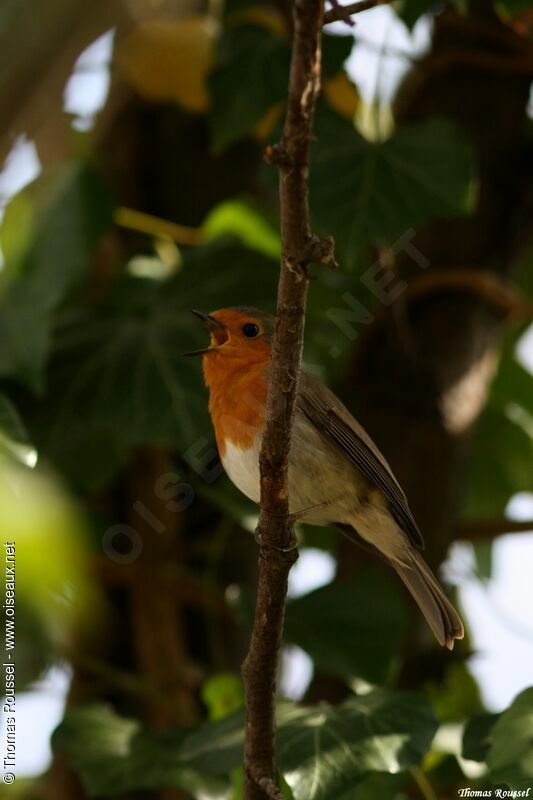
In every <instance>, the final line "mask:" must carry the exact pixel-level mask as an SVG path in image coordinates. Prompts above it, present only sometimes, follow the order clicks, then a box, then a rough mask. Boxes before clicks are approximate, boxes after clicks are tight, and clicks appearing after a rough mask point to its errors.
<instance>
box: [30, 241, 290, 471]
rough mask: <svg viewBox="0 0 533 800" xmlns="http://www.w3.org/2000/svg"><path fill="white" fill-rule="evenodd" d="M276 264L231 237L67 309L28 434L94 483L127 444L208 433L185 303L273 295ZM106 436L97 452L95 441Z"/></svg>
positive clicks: (192, 324)
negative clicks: (96, 301) (105, 297)
mask: <svg viewBox="0 0 533 800" xmlns="http://www.w3.org/2000/svg"><path fill="white" fill-rule="evenodd" d="M276 271H277V263H276V262H274V261H272V260H271V259H269V258H266V257H265V256H262V255H261V254H260V253H258V252H257V251H253V250H248V249H246V248H241V247H238V246H236V245H234V244H232V243H228V242H222V241H220V242H217V243H215V244H214V245H211V246H208V247H205V248H198V249H197V250H196V251H195V252H194V253H192V254H191V255H190V256H189V257H188V258H186V259H185V261H184V265H183V268H182V270H181V272H180V273H178V275H177V276H176V277H175V278H174V279H172V280H170V281H168V282H166V283H160V282H158V281H149V280H144V279H138V278H128V279H125V280H124V281H122V282H121V283H120V284H119V285H117V287H115V290H114V292H113V293H112V297H111V298H110V300H109V302H108V303H106V305H104V306H101V307H98V308H94V307H89V308H82V309H79V310H78V311H77V312H75V311H70V312H69V313H68V314H65V315H64V316H62V317H61V319H60V323H59V324H58V326H57V328H56V334H55V344H54V350H53V358H52V361H51V364H50V370H49V392H48V396H47V399H46V403H40V404H39V407H38V408H34V409H33V410H34V413H33V414H31V415H30V414H28V418H29V417H30V416H31V417H32V420H33V424H34V427H33V428H32V430H31V433H32V436H33V438H34V440H35V441H36V443H37V445H38V447H39V449H43V450H44V451H46V453H47V456H48V457H49V458H51V459H52V460H54V461H55V462H56V465H58V466H60V467H61V468H62V469H63V470H64V471H65V472H66V473H67V474H69V476H70V478H71V480H73V481H74V482H76V483H78V482H80V483H81V484H82V485H86V484H87V483H89V484H91V475H90V474H87V469H88V466H89V467H90V469H92V470H93V471H95V472H96V473H99V471H100V468H99V466H98V465H97V463H96V462H95V461H94V460H93V459H91V458H89V461H88V462H87V461H86V459H85V458H84V459H81V461H82V462H83V463H80V458H79V453H80V451H83V452H84V453H85V452H86V448H89V453H94V455H95V456H98V455H99V457H100V460H102V455H103V456H104V459H103V460H104V461H105V462H106V463H104V464H103V465H102V467H103V469H104V474H108V469H109V465H110V462H111V463H118V462H119V461H120V460H121V459H123V457H124V454H125V453H127V450H128V449H129V448H131V447H135V446H137V445H142V444H150V443H151V444H160V445H169V446H171V447H174V448H176V449H178V450H180V451H181V452H182V453H184V452H186V451H187V450H188V448H189V447H191V446H194V445H196V444H197V443H198V442H199V441H200V440H201V439H202V438H206V437H209V438H211V436H212V429H211V424H210V422H209V418H208V414H207V394H206V389H205V387H204V386H203V380H202V373H201V364H200V360H199V359H191V358H184V357H183V354H184V353H187V352H190V351H192V350H196V349H198V348H199V347H202V346H205V344H206V342H207V334H206V331H205V329H204V328H203V327H202V325H201V324H200V323H199V322H198V320H197V319H196V318H195V317H193V315H192V314H191V313H190V309H191V308H194V307H199V308H201V309H205V310H206V311H212V310H214V309H215V308H219V307H224V306H232V305H238V304H240V303H242V304H246V305H250V304H252V305H253V304H254V303H255V304H259V303H260V302H261V299H262V298H264V297H265V296H271V297H274V287H275V281H276ZM95 441H96V442H97V443H98V444H99V445H101V444H102V442H104V441H106V442H107V444H106V447H105V448H104V449H103V450H102V449H101V448H100V449H99V448H98V447H95V446H94V442H95Z"/></svg>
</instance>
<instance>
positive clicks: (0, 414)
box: [0, 392, 35, 464]
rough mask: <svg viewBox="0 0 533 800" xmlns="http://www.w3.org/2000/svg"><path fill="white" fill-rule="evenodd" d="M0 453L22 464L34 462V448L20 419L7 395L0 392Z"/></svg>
mask: <svg viewBox="0 0 533 800" xmlns="http://www.w3.org/2000/svg"><path fill="white" fill-rule="evenodd" d="M0 453H4V454H6V455H7V456H9V457H10V458H15V459H16V460H17V461H19V462H20V463H22V464H32V463H34V462H35V450H34V449H33V447H32V445H31V444H30V441H29V438H28V432H27V430H26V427H25V425H24V424H23V422H22V419H21V417H20V415H19V413H18V411H17V409H16V408H15V406H14V405H13V403H12V402H11V400H9V398H8V397H6V395H5V394H4V393H3V392H0Z"/></svg>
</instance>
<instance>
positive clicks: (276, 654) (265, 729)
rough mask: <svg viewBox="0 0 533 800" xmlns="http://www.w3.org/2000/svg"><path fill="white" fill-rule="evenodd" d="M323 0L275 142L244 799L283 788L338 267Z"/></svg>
mask: <svg viewBox="0 0 533 800" xmlns="http://www.w3.org/2000/svg"><path fill="white" fill-rule="evenodd" d="M322 24H323V2H322V0H296V2H295V4H294V34H293V47H292V59H291V70H290V78H289V96H288V104H287V113H286V118H285V125H284V128H283V135H282V139H281V142H280V144H279V145H277V146H276V147H269V148H267V151H266V153H265V156H266V158H267V160H268V161H270V162H271V163H275V164H276V166H277V167H278V168H279V173H280V211H281V238H282V258H281V268H280V278H279V286H278V304H277V321H276V331H275V334H274V341H273V345H272V362H271V366H270V375H269V389H268V397H267V406H266V415H265V431H264V437H263V445H262V449H261V455H260V468H261V513H260V517H259V523H258V526H257V534H258V539H259V540H260V541H261V549H260V559H259V580H258V588H257V603H256V610H255V619H254V625H253V629H252V637H251V642H250V650H249V652H248V655H247V657H246V660H245V662H244V664H243V677H244V683H245V693H246V743H245V755H244V770H245V776H246V782H245V798H246V800H265V798H268V797H276V798H277V797H281V793H280V791H279V788H278V785H277V774H276V766H275V746H274V743H275V694H276V676H277V671H278V665H279V659H280V653H281V645H282V635H283V618H284V610H285V598H286V594H287V579H288V574H289V570H290V568H291V566H292V564H293V563H294V561H295V560H296V558H297V557H298V551H297V550H296V547H295V537H294V531H293V524H292V520H291V518H290V516H289V498H288V482H287V475H288V457H289V446H290V436H291V430H292V423H293V417H294V409H295V401H296V393H297V390H298V377H299V374H300V364H301V358H302V347H303V329H304V316H305V303H306V297H307V288H308V284H309V278H308V270H307V268H308V266H309V264H310V263H311V262H321V263H324V264H326V265H327V266H330V267H334V266H335V261H334V258H333V240H331V239H327V240H325V241H319V240H318V239H317V238H316V237H315V236H313V234H312V233H311V228H310V222H309V208H308V188H309V187H308V172H309V149H310V142H311V131H312V124H313V115H314V109H315V103H316V98H317V95H318V92H319V89H320V73H321V69H320V67H321V30H322Z"/></svg>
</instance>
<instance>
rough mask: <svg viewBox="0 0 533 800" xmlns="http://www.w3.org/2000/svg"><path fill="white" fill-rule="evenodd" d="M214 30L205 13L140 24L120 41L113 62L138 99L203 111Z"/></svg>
mask: <svg viewBox="0 0 533 800" xmlns="http://www.w3.org/2000/svg"><path fill="white" fill-rule="evenodd" d="M217 33H218V25H217V23H216V22H215V21H214V20H213V19H211V18H210V17H206V16H199V15H198V16H191V17H187V18H186V19H181V20H177V21H168V20H149V21H147V22H142V23H140V24H139V25H138V26H137V27H136V28H134V30H133V31H132V32H131V33H130V34H129V35H128V36H126V38H125V39H123V40H122V41H121V42H119V43H118V45H117V49H116V56H115V58H116V64H117V67H118V68H119V69H120V71H121V72H122V74H123V76H124V79H125V80H126V81H127V82H128V83H129V84H130V85H131V86H132V87H133V88H134V89H135V91H137V92H138V93H139V94H140V95H141V96H142V97H145V98H146V99H148V100H156V101H159V102H161V101H168V100H175V101H177V102H178V103H179V104H180V105H182V106H183V107H184V108H186V109H188V110H189V111H195V112H201V111H205V110H206V109H207V107H208V105H209V95H208V93H207V88H206V78H207V75H208V72H209V70H210V68H211V64H212V60H213V52H214V46H215V40H216V37H217Z"/></svg>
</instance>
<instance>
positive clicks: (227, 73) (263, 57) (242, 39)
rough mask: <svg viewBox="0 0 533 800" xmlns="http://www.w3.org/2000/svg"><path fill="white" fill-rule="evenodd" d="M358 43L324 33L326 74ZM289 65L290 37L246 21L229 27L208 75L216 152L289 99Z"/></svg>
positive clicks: (333, 72) (338, 67) (334, 70)
mask: <svg viewBox="0 0 533 800" xmlns="http://www.w3.org/2000/svg"><path fill="white" fill-rule="evenodd" d="M353 43H354V40H353V37H352V36H330V35H325V36H324V41H323V74H324V77H325V78H330V77H332V76H334V75H336V74H337V73H338V72H340V70H341V69H342V65H343V64H344V62H345V61H346V59H347V58H348V56H349V55H350V52H351V50H352V47H353ZM289 65H290V47H289V42H288V41H287V39H285V38H283V37H281V36H279V35H277V34H276V33H274V32H273V31H272V30H271V29H269V28H266V27H262V26H256V25H251V24H246V25H239V26H236V27H231V28H229V29H228V30H226V31H224V33H223V34H222V36H221V37H220V40H219V43H218V48H217V55H216V61H215V67H214V69H213V71H212V73H211V75H210V78H209V89H210V93H211V99H212V103H211V114H210V124H211V131H212V134H213V149H214V150H215V151H216V152H220V151H221V150H224V149H226V148H227V147H228V146H229V145H230V144H232V143H233V142H235V141H238V140H239V139H242V138H243V137H245V136H247V135H249V134H251V133H252V132H253V130H254V128H255V127H256V126H257V125H258V123H259V122H260V121H261V120H262V119H263V117H264V116H265V115H266V114H267V112H268V111H270V109H271V108H272V107H273V106H275V105H276V104H277V103H281V102H283V101H285V100H286V98H287V87H288V84H289Z"/></svg>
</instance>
